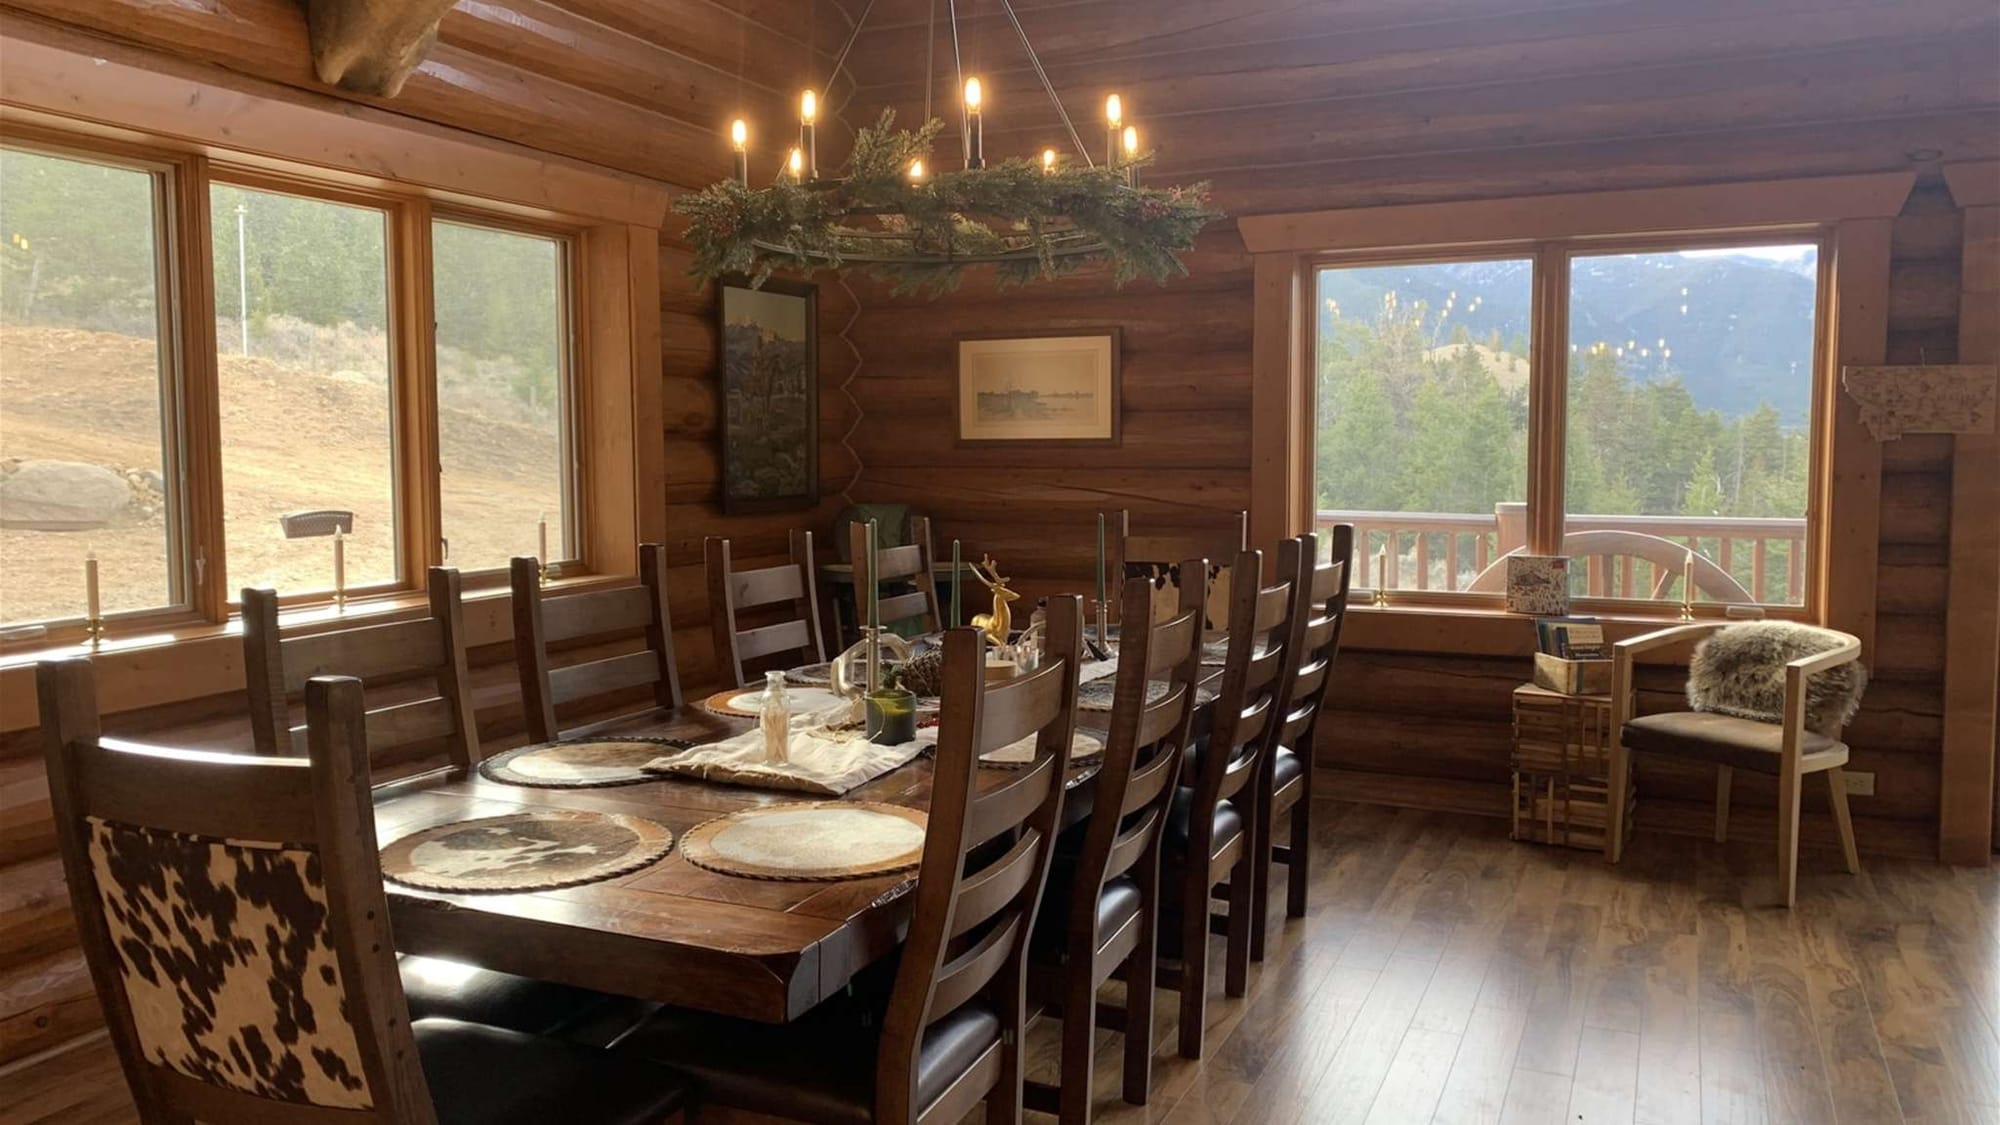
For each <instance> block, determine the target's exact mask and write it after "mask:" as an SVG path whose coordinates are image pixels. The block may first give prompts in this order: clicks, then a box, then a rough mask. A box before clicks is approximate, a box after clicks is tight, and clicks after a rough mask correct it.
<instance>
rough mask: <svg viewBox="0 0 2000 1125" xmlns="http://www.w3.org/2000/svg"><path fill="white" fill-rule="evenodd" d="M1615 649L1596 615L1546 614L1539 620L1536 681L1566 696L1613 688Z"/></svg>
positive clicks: (1536, 639) (1536, 631) (1607, 690)
mask: <svg viewBox="0 0 2000 1125" xmlns="http://www.w3.org/2000/svg"><path fill="white" fill-rule="evenodd" d="M1610 657H1611V649H1610V647H1609V646H1608V645H1606V644H1605V643H1604V626H1603V625H1602V624H1600V623H1599V622H1598V620H1597V618H1595V617H1543V618H1538V619H1536V621H1535V684H1536V685H1537V686H1539V687H1543V688H1546V689H1548V690H1549V691H1555V692H1561V693H1562V694H1564V695H1603V694H1606V693H1607V692H1609V691H1610V690H1611V660H1610Z"/></svg>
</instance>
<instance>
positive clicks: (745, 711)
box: [701, 687, 842, 719]
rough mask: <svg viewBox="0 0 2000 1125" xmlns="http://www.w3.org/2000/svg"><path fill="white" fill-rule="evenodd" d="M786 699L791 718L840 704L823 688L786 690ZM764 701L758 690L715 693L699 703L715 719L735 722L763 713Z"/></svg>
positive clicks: (759, 689) (747, 689)
mask: <svg viewBox="0 0 2000 1125" xmlns="http://www.w3.org/2000/svg"><path fill="white" fill-rule="evenodd" d="M785 698H786V699H788V700H789V701H790V702H791V705H792V714H794V715H802V714H807V713H809V712H815V711H824V710H827V709H828V708H830V707H836V706H838V705H839V704H840V703H841V702H842V700H841V698H840V696H837V695H835V694H833V692H831V691H828V690H827V689H826V688H816V687H794V688H788V689H787V690H786V692H785ZM763 701H764V689H763V688H761V687H755V688H728V689H726V690H723V691H718V692H716V693H715V694H714V695H711V696H709V697H708V698H707V699H704V700H702V703H701V705H702V706H703V707H706V708H708V709H709V710H710V711H713V712H715V713H716V714H718V715H728V716H730V717H732V718H737V719H754V718H756V717H757V716H758V715H761V714H763V709H762V707H761V706H760V704H762V703H763Z"/></svg>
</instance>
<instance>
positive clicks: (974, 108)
mask: <svg viewBox="0 0 2000 1125" xmlns="http://www.w3.org/2000/svg"><path fill="white" fill-rule="evenodd" d="M981 92H982V91H981V90H980V87H979V79H977V78H968V79H966V80H965V166H966V167H967V168H984V167H985V166H986V137H985V135H984V134H985V132H986V125H985V115H984V114H982V113H980V111H979V110H980V105H979V103H980V95H981Z"/></svg>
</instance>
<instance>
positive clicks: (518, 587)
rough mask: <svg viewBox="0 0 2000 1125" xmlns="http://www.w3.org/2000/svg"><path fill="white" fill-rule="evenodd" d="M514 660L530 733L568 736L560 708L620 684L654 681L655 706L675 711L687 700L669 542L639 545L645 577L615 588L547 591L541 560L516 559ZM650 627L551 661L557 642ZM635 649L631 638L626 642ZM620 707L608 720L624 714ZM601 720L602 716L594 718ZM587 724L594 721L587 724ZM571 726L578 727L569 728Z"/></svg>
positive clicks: (631, 686)
mask: <svg viewBox="0 0 2000 1125" xmlns="http://www.w3.org/2000/svg"><path fill="white" fill-rule="evenodd" d="M510 577H511V579H512V583H513V590H514V664H515V668H516V670H517V671H518V672H519V674H520V678H521V710H522V711H523V712H524V713H525V714H526V715H527V720H528V737H529V738H531V739H533V740H535V741H536V742H552V741H554V740H555V739H557V738H559V737H561V736H562V734H563V733H564V732H562V731H561V730H560V729H559V728H558V726H557V711H558V709H560V708H563V707H567V706H569V705H571V704H573V703H576V702H578V701H580V700H585V699H594V698H598V697H600V696H607V695H610V694H612V693H613V692H632V691H636V690H638V689H640V688H649V689H651V692H652V697H653V707H654V709H656V710H658V711H661V712H667V713H671V712H673V711H675V710H678V709H679V708H680V706H681V703H682V698H681V674H680V670H679V669H678V668H677V667H676V666H675V663H674V620H673V615H672V613H671V612H670V611H669V608H668V606H667V549H666V548H665V547H663V546H661V545H660V544H658V543H644V544H641V545H640V547H639V584H638V585H636V586H619V587H617V588H615V589H610V590H590V591H587V592H584V593H581V594H562V595H558V596H556V597H546V596H544V594H543V591H542V583H541V578H540V564H538V563H537V562H536V561H535V560H534V559H532V558H526V557H522V558H517V559H515V560H514V562H513V565H512V569H511V571H510ZM637 634H644V639H645V645H644V647H642V648H637V649H634V650H632V651H625V652H620V653H617V654H615V655H611V656H595V655H593V656H589V657H587V658H585V659H581V660H575V661H572V662H570V663H566V664H562V665H560V666H552V663H553V662H552V660H551V658H550V650H551V649H552V648H553V649H558V650H560V649H561V648H562V647H563V646H573V645H579V644H583V643H586V642H589V641H605V642H614V641H616V640H617V639H619V638H620V637H621V636H626V637H629V636H634V635H637ZM622 647H624V648H627V649H630V648H631V645H630V644H627V645H624V646H622ZM631 717H632V716H630V715H621V716H618V717H617V718H615V719H608V720H605V721H606V722H624V721H628V720H629V719H630V718H631ZM593 725H596V724H593ZM585 729H588V728H585ZM568 733H570V734H576V733H579V732H578V731H570V732H568Z"/></svg>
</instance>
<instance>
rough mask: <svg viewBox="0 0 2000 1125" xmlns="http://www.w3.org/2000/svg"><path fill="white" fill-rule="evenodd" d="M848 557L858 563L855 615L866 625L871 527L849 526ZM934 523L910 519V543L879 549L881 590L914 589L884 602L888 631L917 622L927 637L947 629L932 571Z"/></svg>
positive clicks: (877, 576)
mask: <svg viewBox="0 0 2000 1125" xmlns="http://www.w3.org/2000/svg"><path fill="white" fill-rule="evenodd" d="M847 535H848V557H849V558H851V559H853V560H854V612H855V620H856V621H857V622H859V623H860V624H861V625H866V624H867V621H866V620H865V618H866V616H867V610H866V609H865V608H864V607H865V606H866V604H867V603H866V598H867V592H866V591H867V586H866V583H867V581H868V576H869V574H868V568H867V559H868V525H867V524H865V523H851V524H849V525H847ZM934 561H935V560H934V558H933V556H932V555H931V521H930V520H929V519H928V518H926V517H924V516H911V517H910V541H909V542H908V543H907V544H905V545H903V546H901V547H882V546H877V547H876V549H875V568H874V578H875V585H876V588H877V590H880V588H881V587H882V586H883V585H884V584H890V583H893V584H894V585H895V586H896V588H897V589H898V590H899V591H900V590H901V589H902V587H903V586H905V585H908V586H914V587H915V589H914V590H909V591H902V592H899V593H894V594H888V595H885V596H883V598H882V606H881V614H882V625H883V627H884V628H887V627H888V626H890V625H892V624H894V623H896V622H898V621H909V620H916V621H918V622H920V623H921V626H922V629H923V631H924V632H926V633H935V632H937V631H938V630H939V629H941V628H943V621H944V615H943V614H942V613H940V612H939V610H938V596H937V581H936V577H935V574H936V572H935V571H934V570H933V569H932V563H933V562H934Z"/></svg>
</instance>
